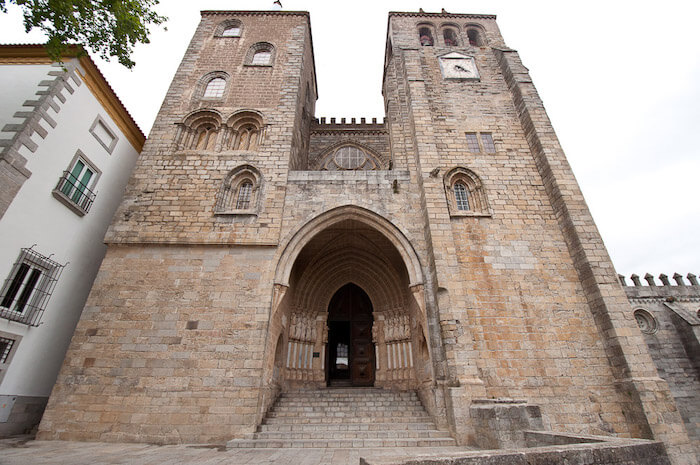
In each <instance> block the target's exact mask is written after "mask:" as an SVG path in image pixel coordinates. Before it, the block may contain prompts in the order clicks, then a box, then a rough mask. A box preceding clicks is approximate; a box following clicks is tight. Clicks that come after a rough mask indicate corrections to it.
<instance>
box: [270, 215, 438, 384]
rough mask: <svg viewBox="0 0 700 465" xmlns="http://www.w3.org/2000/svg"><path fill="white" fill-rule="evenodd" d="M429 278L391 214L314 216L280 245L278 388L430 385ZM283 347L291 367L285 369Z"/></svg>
mask: <svg viewBox="0 0 700 465" xmlns="http://www.w3.org/2000/svg"><path fill="white" fill-rule="evenodd" d="M422 282H423V275H422V269H421V265H420V262H419V261H418V257H417V255H416V253H415V251H414V248H413V246H412V245H411V243H410V242H409V241H408V239H407V238H406V236H405V235H404V234H403V233H402V232H401V231H400V230H399V228H397V227H396V226H395V225H394V224H392V223H391V222H390V221H388V220H387V219H385V218H383V217H382V216H380V215H378V214H376V213H374V212H372V211H369V210H366V209H363V208H359V207H355V206H345V207H340V208H336V209H334V210H330V211H328V212H325V213H323V214H321V215H319V216H318V217H316V218H313V219H311V220H310V221H308V222H307V223H306V224H304V225H303V226H301V227H300V228H299V229H298V230H296V231H295V232H293V233H291V234H290V235H289V237H288V239H287V240H286V241H285V245H284V247H282V248H280V253H279V256H278V265H277V270H276V273H275V290H274V292H273V294H274V298H273V304H272V308H271V313H270V320H269V327H268V328H269V329H268V337H267V341H268V344H269V347H266V353H267V354H268V355H267V358H266V360H267V362H266V366H269V370H268V371H267V375H266V376H265V377H264V380H265V381H264V382H267V383H269V386H272V387H273V388H274V389H277V388H282V389H285V388H287V387H289V388H294V387H303V386H314V387H322V386H327V385H338V384H340V385H347V386H378V387H388V388H398V389H409V388H417V387H419V386H421V385H426V383H427V384H430V382H431V381H432V380H433V379H434V378H433V368H432V363H431V355H430V352H429V350H427V348H428V347H430V344H429V343H428V342H427V341H428V334H429V333H428V331H427V328H428V324H427V316H426V313H425V303H424V301H423V292H422ZM280 337H281V339H280ZM273 341H279V342H277V343H276V344H272V342H273ZM279 344H282V347H283V348H284V351H285V355H284V356H283V358H284V364H283V365H284V366H283V368H282V369H281V370H276V369H273V368H274V361H275V353H277V354H278V356H277V358H278V359H279ZM273 346H274V347H273Z"/></svg>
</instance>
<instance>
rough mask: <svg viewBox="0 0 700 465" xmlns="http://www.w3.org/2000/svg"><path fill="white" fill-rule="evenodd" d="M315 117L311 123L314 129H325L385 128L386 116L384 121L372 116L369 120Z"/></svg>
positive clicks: (362, 129)
mask: <svg viewBox="0 0 700 465" xmlns="http://www.w3.org/2000/svg"><path fill="white" fill-rule="evenodd" d="M357 120H358V118H325V117H324V118H314V121H313V124H312V125H311V130H312V131H324V130H356V131H367V130H385V129H386V118H382V122H381V123H378V122H377V118H372V119H371V120H370V121H369V122H368V121H367V120H368V119H367V118H359V120H360V121H359V123H358V122H357Z"/></svg>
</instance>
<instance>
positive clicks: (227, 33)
mask: <svg viewBox="0 0 700 465" xmlns="http://www.w3.org/2000/svg"><path fill="white" fill-rule="evenodd" d="M221 35H222V36H223V37H240V36H241V27H240V26H229V27H227V28H226V29H224V32H222V33H221Z"/></svg>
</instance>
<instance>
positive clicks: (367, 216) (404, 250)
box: [275, 205, 423, 286]
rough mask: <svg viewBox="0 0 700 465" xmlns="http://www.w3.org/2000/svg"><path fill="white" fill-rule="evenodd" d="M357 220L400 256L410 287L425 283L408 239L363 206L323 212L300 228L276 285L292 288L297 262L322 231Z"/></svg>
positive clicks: (287, 249) (286, 252)
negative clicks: (384, 239)
mask: <svg viewBox="0 0 700 465" xmlns="http://www.w3.org/2000/svg"><path fill="white" fill-rule="evenodd" d="M347 220H355V221H358V222H361V223H364V224H365V225H367V226H369V227H371V228H373V229H375V230H376V231H378V232H380V233H381V234H382V235H384V236H385V237H386V238H387V239H388V240H389V241H390V242H391V243H392V244H393V245H394V247H396V250H397V251H398V253H399V254H400V256H401V258H402V260H403V262H404V264H405V266H406V271H407V273H408V277H409V285H410V286H415V285H418V284H422V283H423V272H422V269H421V265H420V261H419V260H418V255H417V254H416V252H415V250H414V249H413V246H412V245H411V243H410V242H409V241H408V239H407V238H406V236H405V235H404V234H403V233H402V232H401V231H400V230H399V229H398V228H397V227H396V226H395V225H394V224H392V223H391V222H390V221H388V220H387V219H386V218H384V217H382V216H380V215H378V214H376V213H374V212H372V211H370V210H366V209H364V208H361V207H357V206H354V205H347V206H343V207H338V208H334V209H333V210H330V211H327V212H325V213H322V214H321V215H319V216H317V217H316V218H314V219H312V220H311V221H309V222H308V223H306V224H305V225H304V226H302V227H301V228H299V229H298V230H297V231H296V232H295V233H294V234H293V235H292V236H291V238H290V239H289V240H288V241H287V243H286V244H285V246H284V247H283V248H282V250H283V252H282V255H281V256H280V259H279V262H278V264H277V271H276V272H275V284H281V285H284V286H288V285H289V276H290V274H291V271H292V267H293V266H294V262H295V260H296V258H297V256H298V255H299V253H300V252H301V250H302V249H303V248H304V246H305V245H306V244H308V243H309V241H311V240H312V239H313V238H314V237H315V236H316V234H318V233H319V232H321V231H323V230H325V229H327V228H329V227H331V226H333V225H335V224H338V223H340V222H342V221H347Z"/></svg>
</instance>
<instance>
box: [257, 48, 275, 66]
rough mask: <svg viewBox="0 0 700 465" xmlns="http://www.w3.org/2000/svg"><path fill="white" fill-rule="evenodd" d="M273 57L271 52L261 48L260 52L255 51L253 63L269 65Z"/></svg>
mask: <svg viewBox="0 0 700 465" xmlns="http://www.w3.org/2000/svg"><path fill="white" fill-rule="evenodd" d="M271 58H272V53H271V52H268V51H266V50H261V51H259V52H255V54H254V55H253V62H252V64H254V65H269V64H270V59H271Z"/></svg>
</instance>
